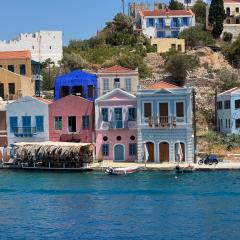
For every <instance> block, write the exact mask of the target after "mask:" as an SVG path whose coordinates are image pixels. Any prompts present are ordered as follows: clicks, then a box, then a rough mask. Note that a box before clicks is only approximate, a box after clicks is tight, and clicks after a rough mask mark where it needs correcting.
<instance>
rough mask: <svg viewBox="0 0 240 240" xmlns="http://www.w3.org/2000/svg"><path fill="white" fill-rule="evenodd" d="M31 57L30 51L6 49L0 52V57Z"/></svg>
mask: <svg viewBox="0 0 240 240" xmlns="http://www.w3.org/2000/svg"><path fill="white" fill-rule="evenodd" d="M26 58H31V52H30V51H6V52H0V59H26Z"/></svg>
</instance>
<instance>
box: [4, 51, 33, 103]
mask: <svg viewBox="0 0 240 240" xmlns="http://www.w3.org/2000/svg"><path fill="white" fill-rule="evenodd" d="M34 94H35V82H34V80H33V79H32V77H31V53H30V51H12V52H0V97H1V98H2V99H5V100H15V99H18V98H19V97H22V96H33V95H34Z"/></svg>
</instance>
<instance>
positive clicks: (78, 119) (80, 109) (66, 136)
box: [49, 95, 93, 143]
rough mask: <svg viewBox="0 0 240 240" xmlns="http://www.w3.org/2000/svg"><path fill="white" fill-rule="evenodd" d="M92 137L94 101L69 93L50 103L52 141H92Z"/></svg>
mask: <svg viewBox="0 0 240 240" xmlns="http://www.w3.org/2000/svg"><path fill="white" fill-rule="evenodd" d="M92 138H93V102H92V101H89V100H87V99H85V98H82V97H79V96H74V95H69V96H66V97H64V98H61V99H59V100H57V101H55V102H53V103H51V104H50V105H49V139H50V141H57V142H58V141H60V142H83V143H91V142H92Z"/></svg>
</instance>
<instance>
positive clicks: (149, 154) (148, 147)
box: [146, 142, 154, 162]
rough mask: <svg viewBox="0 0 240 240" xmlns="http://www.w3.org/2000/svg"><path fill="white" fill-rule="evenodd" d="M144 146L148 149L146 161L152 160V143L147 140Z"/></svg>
mask: <svg viewBox="0 0 240 240" xmlns="http://www.w3.org/2000/svg"><path fill="white" fill-rule="evenodd" d="M146 146H147V150H148V162H154V144H153V143H151V142H147V143H146Z"/></svg>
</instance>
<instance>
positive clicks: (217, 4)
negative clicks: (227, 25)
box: [208, 0, 225, 38]
mask: <svg viewBox="0 0 240 240" xmlns="http://www.w3.org/2000/svg"><path fill="white" fill-rule="evenodd" d="M224 19H225V11H224V4H223V0H212V2H211V5H210V8H209V16H208V21H209V24H210V25H211V26H212V35H213V37H214V38H219V37H220V35H221V33H222V31H223V21H224Z"/></svg>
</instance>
